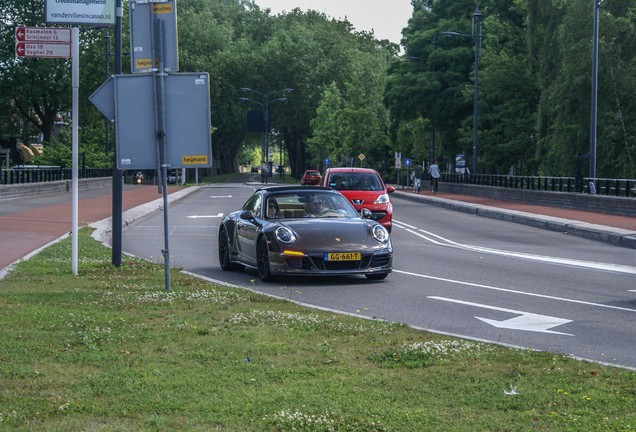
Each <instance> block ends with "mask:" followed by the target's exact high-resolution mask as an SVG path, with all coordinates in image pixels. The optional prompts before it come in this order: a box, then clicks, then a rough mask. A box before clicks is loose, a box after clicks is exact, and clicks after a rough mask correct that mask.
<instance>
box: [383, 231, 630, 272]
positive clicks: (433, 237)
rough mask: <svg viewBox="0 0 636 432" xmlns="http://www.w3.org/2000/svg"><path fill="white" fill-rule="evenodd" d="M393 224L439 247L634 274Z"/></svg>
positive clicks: (616, 267)
mask: <svg viewBox="0 0 636 432" xmlns="http://www.w3.org/2000/svg"><path fill="white" fill-rule="evenodd" d="M393 222H394V226H396V227H398V228H401V229H403V230H405V231H407V232H409V233H411V234H413V235H416V236H418V237H420V238H423V239H425V240H427V241H429V242H431V243H434V244H437V245H440V246H446V247H452V248H456V249H463V250H467V251H474V252H481V253H488V254H492V255H502V256H507V257H511V258H519V259H526V260H530V261H538V262H544V263H550V264H558V265H567V266H572V267H578V268H585V269H590V270H602V271H610V272H615V273H626V274H636V267H633V266H627V265H621V264H611V263H602V262H594V261H583V260H576V259H570V258H557V257H550V256H544V255H535V254H528V253H523V252H512V251H505V250H499V249H492V248H487V247H482V246H473V245H468V244H465V243H457V242H454V241H452V240H450V239H447V238H444V237H441V236H439V235H437V234H434V233H432V232H429V231H426V230H423V229H421V228H417V227H414V226H412V225H409V224H406V223H404V222H399V221H395V220H394V221H393ZM396 222H397V223H396ZM422 233H423V234H422Z"/></svg>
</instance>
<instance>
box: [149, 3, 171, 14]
mask: <svg viewBox="0 0 636 432" xmlns="http://www.w3.org/2000/svg"><path fill="white" fill-rule="evenodd" d="M152 13H155V14H165V13H172V5H171V4H170V3H159V4H154V5H152Z"/></svg>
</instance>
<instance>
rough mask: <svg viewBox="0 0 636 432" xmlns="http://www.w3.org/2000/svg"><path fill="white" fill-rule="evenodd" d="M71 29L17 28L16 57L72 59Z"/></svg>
mask: <svg viewBox="0 0 636 432" xmlns="http://www.w3.org/2000/svg"><path fill="white" fill-rule="evenodd" d="M71 39H72V38H71V29H70V28H47V27H24V26H20V27H16V29H15V55H16V56H18V57H47V58H70V57H71Z"/></svg>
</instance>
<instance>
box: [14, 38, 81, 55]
mask: <svg viewBox="0 0 636 432" xmlns="http://www.w3.org/2000/svg"><path fill="white" fill-rule="evenodd" d="M15 54H16V55H17V56H18V57H43V58H69V57H71V44H70V43H40V42H17V43H16V44H15Z"/></svg>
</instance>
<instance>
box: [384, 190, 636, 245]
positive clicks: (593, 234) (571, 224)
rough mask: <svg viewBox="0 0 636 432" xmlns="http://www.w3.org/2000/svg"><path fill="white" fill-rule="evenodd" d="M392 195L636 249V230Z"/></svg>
mask: <svg viewBox="0 0 636 432" xmlns="http://www.w3.org/2000/svg"><path fill="white" fill-rule="evenodd" d="M391 196H392V197H394V198H399V199H405V200H409V201H415V202H421V203H426V204H430V205H435V206H438V207H442V208H446V209H449V210H454V211H459V212H462V213H468V214H473V215H475V216H481V217H486V218H490V219H497V220H502V221H506V222H513V223H518V224H522V225H528V226H532V227H535V228H540V229H545V230H550V231H555V232H561V233H564V234H569V235H573V236H576V237H582V238H585V239H588V240H594V241H598V242H603V243H608V244H611V245H613V246H620V247H625V248H630V249H636V231H630V230H625V229H622V228H614V227H608V226H605V225H595V224H591V223H587V222H581V221H576V220H571V219H563V218H558V217H552V216H542V215H538V214H535V213H527V212H522V211H516V210H508V209H502V208H498V207H490V206H484V205H480V204H472V203H465V202H461V201H453V200H449V199H446V198H439V197H431V196H426V195H415V194H412V193H406V192H401V191H397V190H396V191H395V192H394V193H392V194H391Z"/></svg>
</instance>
